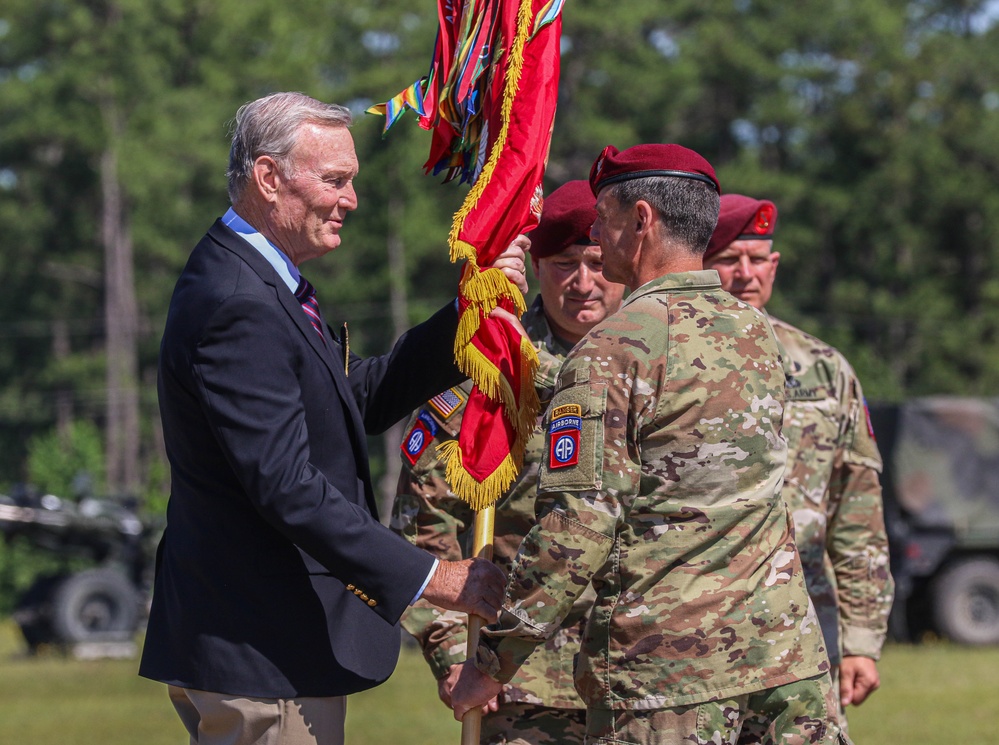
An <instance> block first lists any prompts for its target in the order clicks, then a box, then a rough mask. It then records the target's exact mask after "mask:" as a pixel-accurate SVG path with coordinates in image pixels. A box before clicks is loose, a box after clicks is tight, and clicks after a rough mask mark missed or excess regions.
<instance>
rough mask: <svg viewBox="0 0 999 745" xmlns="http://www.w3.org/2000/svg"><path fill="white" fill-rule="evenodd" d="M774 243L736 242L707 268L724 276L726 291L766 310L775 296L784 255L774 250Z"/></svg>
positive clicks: (722, 280)
mask: <svg viewBox="0 0 999 745" xmlns="http://www.w3.org/2000/svg"><path fill="white" fill-rule="evenodd" d="M772 246H773V241H760V240H748V241H735V242H734V243H730V244H729V245H728V246H727V247H726V248H725V249H724V250H723V251H719V252H718V253H716V254H715V255H714V256H710V257H708V258H707V259H705V260H704V268H705V269H714V270H715V271H716V272H718V276H719V277H721V284H722V289H724V290H727V291H728V292H731V293H732V294H733V295H735V296H736V297H737V298H739V299H740V300H742V301H743V302H745V303H749V304H750V305H752V306H753V307H754V308H759V309H760V310H762V309H763V308H764V307H765V306H766V304H767V303H768V302H770V295H771V294H773V289H774V279H775V278H776V276H777V264H778V262H779V261H780V254H779V253H777V252H776V251H771V250H770V249H771V247H772Z"/></svg>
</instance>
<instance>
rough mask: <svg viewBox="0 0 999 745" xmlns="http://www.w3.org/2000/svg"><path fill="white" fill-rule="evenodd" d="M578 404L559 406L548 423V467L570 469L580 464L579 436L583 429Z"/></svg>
mask: <svg viewBox="0 0 999 745" xmlns="http://www.w3.org/2000/svg"><path fill="white" fill-rule="evenodd" d="M582 414H583V411H582V408H581V407H580V406H579V405H578V404H566V405H565V406H558V407H556V408H555V409H554V410H553V411H552V416H551V420H550V421H549V423H548V467H549V468H568V467H569V466H575V465H576V464H578V463H579V435H580V431H581V430H582V428H583V420H582Z"/></svg>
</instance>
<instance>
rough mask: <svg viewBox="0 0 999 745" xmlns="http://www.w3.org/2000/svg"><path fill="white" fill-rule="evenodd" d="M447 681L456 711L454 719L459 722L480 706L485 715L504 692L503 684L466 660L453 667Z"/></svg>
mask: <svg viewBox="0 0 999 745" xmlns="http://www.w3.org/2000/svg"><path fill="white" fill-rule="evenodd" d="M446 681H447V683H448V684H449V686H450V689H451V696H450V698H451V708H452V709H453V710H454V718H455V719H457V720H458V721H459V722H460V721H461V720H462V719H463V718H464V716H465V713H466V712H468V711H471V710H472V709H474V708H476V707H478V706H481V707H482V708H483V713H485V711H486V710H489V709H490V706H492V705H493V702H494V700H495V699H496V697H497V696H498V695H499V693H500V691H501V690H503V684H502V683H497V682H496V681H495V680H493V679H492V678H490V677H489V676H488V675H486V674H485V673H483V672H480V671H479V668H477V667H476V666H475V663H474V662H472V661H471V660H465V662H463V663H462V664H461V665H455V666H454V667H452V668H451V673H450V674H449V675H448V676H447V679H446ZM491 710H492V711H496V709H491Z"/></svg>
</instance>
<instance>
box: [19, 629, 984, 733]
mask: <svg viewBox="0 0 999 745" xmlns="http://www.w3.org/2000/svg"><path fill="white" fill-rule="evenodd" d="M21 650H22V647H21V641H20V638H19V635H18V631H17V628H16V627H15V626H14V625H13V624H12V623H10V622H4V623H2V624H0V743H4V744H5V745H6V744H7V743H10V745H95V744H96V743H100V744H101V745H186V743H187V737H186V734H185V733H184V730H183V728H182V727H181V725H180V723H179V721H178V720H177V719H176V717H175V715H174V713H173V709H172V708H171V706H170V703H169V702H168V700H167V697H166V689H165V687H164V686H162V685H160V684H158V683H152V682H150V681H147V680H143V679H142V678H139V677H138V676H137V675H136V674H135V670H136V665H137V661H136V660H103V661H78V660H72V659H67V658H64V657H62V656H60V655H58V654H43V655H39V656H38V657H35V658H25V657H23V655H22V654H21ZM880 667H881V676H882V688H881V690H880V691H878V692H877V693H876V694H875V695H874V697H873V698H872V699H871V700H870V701H869V702H868V703H866V704H864V706H862V707H860V708H855V709H852V710H851V712H850V731H851V735H852V736H853V739H854V741H855V742H856V745H915V744H916V743H918V744H919V745H953V743H985V744H988V743H999V734H997V729H999V727H997V722H999V648H989V649H971V648H962V647H956V646H952V645H948V644H941V643H927V644H923V645H920V646H902V645H892V646H889V647H888V649H887V650H886V651H885V655H884V659H883V660H882V663H881V666H880ZM459 731H460V728H459V725H458V724H457V723H455V722H454V721H453V720H452V719H451V716H450V713H449V712H448V711H447V710H445V709H444V707H443V706H442V705H441V704H440V703H439V702H438V701H437V694H436V687H435V686H434V684H433V681H432V680H431V678H430V674H429V672H428V670H427V668H426V666H425V664H424V663H423V660H422V658H421V657H420V656H419V654H418V653H417V652H415V651H413V650H412V649H404V650H403V654H402V658H401V659H400V661H399V668H398V669H397V671H396V673H395V675H393V677H392V679H391V680H389V682H388V683H386V684H385V685H383V686H381V687H380V688H377V689H375V690H372V691H367V692H365V693H360V694H357V695H355V696H352V697H351V698H350V703H349V705H348V714H347V743H348V745H399V744H402V743H407V744H409V745H440V744H441V743H449V742H450V743H455V744H456V745H457V743H458V742H459Z"/></svg>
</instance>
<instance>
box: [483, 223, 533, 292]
mask: <svg viewBox="0 0 999 745" xmlns="http://www.w3.org/2000/svg"><path fill="white" fill-rule="evenodd" d="M530 248H531V239H530V238H528V237H527V236H526V235H518V236H517V237H516V238H514V239H513V243H511V244H510V245H509V246H507V249H506V251H504V252H503V253H501V254H500V255H499V256H497V257H496V260H495V261H494V262H493V263H492V264H491V268H493V269H500V270H501V271H502V272H503V274H505V275H506V278H507V279H508V280H510V282H512V283H513V284H514V285H516V287H517V289H518V290H520V292H521V294H523V295H526V294H527V263H526V261H525V258H526V256H527V251H528V250H529V249H530Z"/></svg>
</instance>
